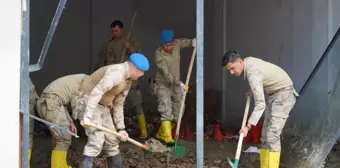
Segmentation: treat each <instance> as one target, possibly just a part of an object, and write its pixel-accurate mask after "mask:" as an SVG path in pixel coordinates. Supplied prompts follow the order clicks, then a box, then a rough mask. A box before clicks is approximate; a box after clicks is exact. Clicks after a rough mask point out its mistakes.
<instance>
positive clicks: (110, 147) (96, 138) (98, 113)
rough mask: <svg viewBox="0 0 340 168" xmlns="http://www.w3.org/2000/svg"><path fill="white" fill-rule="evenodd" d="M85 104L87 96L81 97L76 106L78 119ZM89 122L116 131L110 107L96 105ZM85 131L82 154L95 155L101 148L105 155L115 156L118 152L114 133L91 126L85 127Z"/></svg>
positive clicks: (82, 113) (81, 115)
mask: <svg viewBox="0 0 340 168" xmlns="http://www.w3.org/2000/svg"><path fill="white" fill-rule="evenodd" d="M86 105H87V98H86V97H82V98H81V99H80V101H79V105H78V107H77V110H79V112H78V114H79V119H82V118H84V112H85V108H86ZM91 122H92V124H95V125H97V126H102V127H105V128H108V129H110V130H112V131H117V130H116V127H115V126H114V123H113V119H112V116H111V114H110V109H109V108H107V107H104V106H102V105H99V104H98V105H97V107H96V109H95V111H94V113H93V114H92V117H91ZM85 132H86V135H87V138H88V139H87V143H86V145H85V147H84V152H83V155H85V156H90V157H96V156H98V155H99V154H100V152H101V151H102V150H103V152H104V154H105V155H106V156H115V155H117V154H119V153H120V151H119V142H120V141H119V139H118V138H117V137H116V136H115V135H113V134H110V133H107V132H104V131H100V130H96V129H93V128H85Z"/></svg>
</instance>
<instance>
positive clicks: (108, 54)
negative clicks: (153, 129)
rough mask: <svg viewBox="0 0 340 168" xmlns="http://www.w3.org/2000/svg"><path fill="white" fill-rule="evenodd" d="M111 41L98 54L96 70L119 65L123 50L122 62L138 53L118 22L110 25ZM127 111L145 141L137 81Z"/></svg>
mask: <svg viewBox="0 0 340 168" xmlns="http://www.w3.org/2000/svg"><path fill="white" fill-rule="evenodd" d="M111 30H112V36H113V37H112V39H111V40H110V41H109V42H107V43H105V44H104V45H103V46H102V48H101V50H100V53H99V61H98V63H97V65H96V69H98V68H100V67H102V66H106V65H111V64H119V63H121V60H122V55H123V51H124V48H125V54H124V58H123V62H124V61H128V60H129V55H131V54H132V53H140V47H139V44H138V43H137V42H136V41H135V40H128V39H126V37H124V25H123V23H122V22H121V21H120V20H115V21H113V22H112V24H111ZM126 99H127V101H126V103H127V110H128V111H131V110H133V111H135V112H136V114H137V119H138V123H139V128H140V132H141V134H140V138H142V139H145V138H147V137H148V132H147V126H146V120H145V115H144V110H143V106H142V94H141V92H140V87H139V84H138V81H137V80H136V81H133V82H132V84H131V89H130V91H129V95H128V96H127V98H126Z"/></svg>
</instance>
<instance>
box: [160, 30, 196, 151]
mask: <svg viewBox="0 0 340 168" xmlns="http://www.w3.org/2000/svg"><path fill="white" fill-rule="evenodd" d="M160 36H161V37H160V40H161V43H162V44H161V45H160V46H159V47H158V48H157V49H156V52H155V60H156V66H157V71H156V76H155V81H156V83H155V84H154V87H155V90H156V93H157V100H158V111H159V113H160V114H161V121H162V123H161V126H160V128H159V130H158V132H157V135H156V138H157V139H159V140H160V141H162V142H164V143H166V144H168V145H173V144H174V140H173V139H172V135H171V130H172V128H173V127H175V125H176V124H175V123H176V122H177V119H178V115H179V110H180V106H181V104H180V103H181V99H182V96H183V92H184V91H187V90H188V89H189V87H188V86H185V85H184V84H183V82H181V81H180V50H181V49H182V48H187V47H191V46H193V47H196V39H184V38H182V39H175V38H174V32H173V31H172V30H163V31H162V32H161V35H160ZM172 121H173V122H174V123H173V125H172V124H171V122H172Z"/></svg>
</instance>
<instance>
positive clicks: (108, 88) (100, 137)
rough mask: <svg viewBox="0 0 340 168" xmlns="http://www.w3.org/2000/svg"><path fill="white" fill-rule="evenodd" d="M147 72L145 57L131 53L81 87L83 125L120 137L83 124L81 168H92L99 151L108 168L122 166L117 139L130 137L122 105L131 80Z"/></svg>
mask: <svg viewBox="0 0 340 168" xmlns="http://www.w3.org/2000/svg"><path fill="white" fill-rule="evenodd" d="M148 70H149V61H148V60H147V58H146V57H145V56H144V55H142V54H139V53H133V54H131V56H130V59H129V61H126V62H124V63H120V64H111V65H108V66H104V67H102V68H99V69H98V70H97V71H95V72H94V73H92V74H91V75H90V77H89V78H87V79H86V80H84V82H83V83H82V85H81V86H80V89H79V91H80V92H81V93H82V95H81V98H80V101H79V103H78V105H77V111H78V119H79V120H80V122H81V123H82V125H84V124H86V123H92V124H95V125H97V126H103V127H106V128H108V129H110V130H113V131H117V132H118V133H119V134H120V135H121V136H119V137H117V136H115V135H113V134H110V133H106V132H105V131H100V130H96V129H93V128H91V127H86V125H84V126H85V131H86V135H87V137H88V140H87V143H86V145H85V147H84V151H83V155H84V160H83V162H82V166H83V168H92V167H93V161H94V158H95V157H97V156H98V155H99V154H100V153H101V151H103V152H104V154H105V155H106V156H107V165H108V168H123V167H124V166H123V163H122V156H121V154H120V151H119V142H120V141H119V140H121V141H127V139H128V137H129V135H128V133H127V132H126V131H125V123H124V111H123V108H124V102H125V99H126V96H127V95H128V92H129V90H130V87H131V83H132V81H133V80H137V79H138V78H139V77H141V76H143V75H144V72H145V71H148ZM110 111H112V115H113V117H111V115H110Z"/></svg>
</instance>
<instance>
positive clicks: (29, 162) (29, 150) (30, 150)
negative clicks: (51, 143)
mask: <svg viewBox="0 0 340 168" xmlns="http://www.w3.org/2000/svg"><path fill="white" fill-rule="evenodd" d="M31 155H32V149H28V168H30V165H31Z"/></svg>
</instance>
